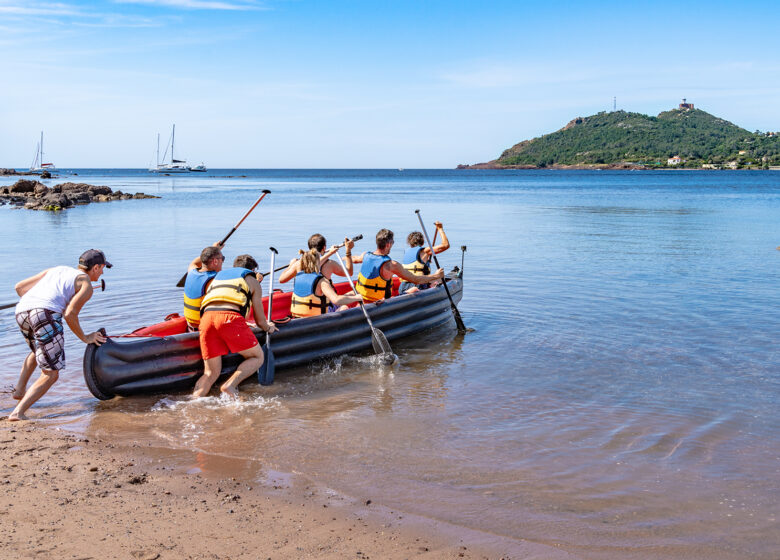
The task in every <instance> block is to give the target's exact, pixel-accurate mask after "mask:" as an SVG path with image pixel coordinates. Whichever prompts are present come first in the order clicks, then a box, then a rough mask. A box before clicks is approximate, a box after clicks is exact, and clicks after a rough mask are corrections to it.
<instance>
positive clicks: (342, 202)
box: [0, 170, 780, 558]
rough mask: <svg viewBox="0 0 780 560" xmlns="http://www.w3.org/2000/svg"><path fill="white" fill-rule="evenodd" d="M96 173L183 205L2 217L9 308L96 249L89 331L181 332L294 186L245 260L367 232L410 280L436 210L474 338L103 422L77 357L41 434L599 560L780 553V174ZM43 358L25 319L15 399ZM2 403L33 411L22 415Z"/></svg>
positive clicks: (46, 403)
mask: <svg viewBox="0 0 780 560" xmlns="http://www.w3.org/2000/svg"><path fill="white" fill-rule="evenodd" d="M78 173H79V175H78V177H69V178H68V180H76V181H84V182H89V183H93V184H107V185H109V186H111V187H112V188H114V189H117V188H119V189H121V190H123V191H127V192H137V191H143V192H147V193H151V194H159V195H160V196H162V197H163V198H162V199H160V200H132V201H123V202H113V203H107V204H91V205H88V206H83V207H78V208H74V209H70V210H68V211H66V212H63V213H59V214H52V213H44V212H29V211H22V210H13V209H10V208H8V207H0V233H2V235H3V239H5V240H6V243H4V246H3V248H2V253H3V256H4V257H6V258H5V259H4V261H5V262H10V263H11V266H10V267H9V272H8V274H7V281H6V283H5V288H2V290H0V292H1V293H2V294H4V296H3V297H4V298H5V299H7V300H8V302H11V301H13V300H14V296H13V283H14V282H16V281H18V280H19V279H22V278H24V277H26V276H28V275H32V274H34V273H36V272H38V271H39V270H40V269H42V268H45V267H47V266H51V265H53V264H67V263H73V262H75V261H76V259H77V258H78V255H79V254H80V253H81V252H82V251H83V250H84V249H86V248H89V247H97V248H101V249H103V250H105V251H106V253H107V255H108V257H109V260H111V262H113V263H114V265H115V266H114V268H113V269H112V270H109V271H108V272H107V273H106V275H105V278H106V283H107V290H106V292H104V293H96V294H95V296H94V297H93V300H92V301H90V302H89V303H88V304H87V306H86V308H85V309H84V311H83V313H82V325H83V326H84V327H85V329H86V330H88V331H89V330H94V329H95V328H97V327H100V326H104V327H106V328H107V330H108V332H109V333H114V334H116V333H120V332H127V331H130V330H132V329H134V328H136V327H138V326H140V325H144V324H149V323H152V322H157V321H159V320H160V319H161V318H162V317H163V316H165V315H166V314H168V313H170V312H174V311H180V309H179V308H180V306H181V299H180V298H181V293H180V291H179V290H178V289H176V288H175V287H174V285H175V283H176V281H177V280H178V278H179V277H180V276H181V274H182V273H183V271H184V269H185V268H186V265H187V263H188V262H189V260H191V258H193V257H194V256H195V255H197V254H198V252H199V251H200V249H201V248H202V246H204V245H206V244H209V243H211V242H213V241H216V240H218V239H220V238H222V237H223V236H224V235H225V234H226V233H227V232H228V231H229V230H230V228H231V227H232V226H233V225H234V224H235V222H236V221H237V220H238V219H239V218H240V217H241V216H242V215H243V213H244V211H245V210H246V208H248V207H249V206H251V204H252V202H253V201H254V199H256V198H257V196H259V191H260V190H261V189H263V188H269V189H271V190H272V191H273V192H272V194H271V195H269V197H268V198H267V199H266V200H265V201H263V202H262V203H261V205H260V206H258V208H257V210H255V213H254V214H253V215H252V216H251V217H250V218H249V219H247V221H246V222H244V224H243V225H242V226H241V228H240V229H239V230H238V232H237V233H236V234H235V235H234V236H233V237H232V238H231V240H230V241H229V243H228V246H227V248H226V250H225V253H226V256H227V257H228V259H229V260H230V259H232V257H234V256H235V255H237V254H239V253H243V252H249V253H252V254H254V255H255V256H256V257H257V258H258V260H259V261H260V262H261V268H267V266H266V264H267V263H268V262H269V252H268V247H269V246H270V245H273V246H274V247H276V248H277V249H278V250H279V253H280V259H282V262H284V260H287V259H290V258H292V257H293V256H294V255H295V252H296V251H297V249H299V248H303V247H304V244H305V241H306V238H307V237H308V235H309V234H310V233H313V232H314V231H319V232H320V233H323V234H324V235H325V236H326V237H327V238H328V241H329V242H331V243H336V242H338V241H339V240H340V238H343V237H344V236H345V235H349V236H353V235H356V234H358V233H362V234H363V235H364V236H365V239H364V241H362V242H361V243H360V244H359V245H358V247H357V248H356V251H357V250H366V249H370V248H371V246H370V242H369V241H370V239H372V238H373V235H374V233H375V232H376V230H377V229H378V228H379V227H383V226H384V227H390V228H391V229H393V230H394V231H395V232H396V237H397V239H398V242H397V244H396V247H395V250H394V253H393V255H394V256H396V258H399V257H400V254H401V252H402V248H403V243H402V241H403V238H404V237H405V234H406V233H407V232H408V231H411V230H413V229H418V227H417V226H418V224H417V222H416V216H415V214H414V210H415V209H416V208H419V209H420V210H421V213H422V215H423V217H424V218H425V219H426V220H427V222H428V224H430V223H431V222H432V221H433V220H435V219H439V220H441V221H442V222H443V223H444V225H445V229H446V231H447V234H448V235H449V236H450V241H451V243H452V246H453V248H452V249H451V250H450V251H448V252H447V253H444V254H443V255H441V259H440V260H441V261H442V265H443V266H444V267H445V268H447V269H449V268H451V267H452V266H453V265H456V264H457V265H460V261H461V255H460V251H459V247H460V246H461V245H463V244H465V245H468V251H467V253H466V256H465V267H464V268H465V279H466V284H465V291H464V298H463V301H462V302H461V304H460V306H459V307H460V310H461V313H462V315H463V319H464V321H465V322H466V324H467V325H468V326H469V327H472V328H474V329H475V332H473V333H470V334H468V335H466V336H465V337H461V336H458V335H457V334H456V332H455V329H454V325H451V326H450V328H443V329H439V330H436V331H433V332H430V333H428V334H426V335H425V336H423V337H418V338H415V339H412V340H406V341H404V342H403V343H394V344H393V349H394V351H395V352H396V354H398V356H399V363H397V364H396V365H394V366H392V367H388V366H382V365H380V364H377V363H376V362H375V360H373V359H372V358H371V357H370V356H346V357H342V358H340V359H338V360H334V361H329V362H325V363H321V364H314V365H312V366H309V367H307V368H302V369H298V370H294V371H289V372H279V373H278V374H277V381H276V383H275V384H274V386H272V387H270V388H262V387H260V386H258V385H255V384H246V385H245V386H243V387H242V391H243V392H244V394H245V396H246V398H245V400H244V401H242V402H241V403H230V402H227V401H224V400H222V399H220V398H218V397H213V398H209V399H205V400H203V401H198V402H191V401H189V400H188V398H187V397H186V395H181V394H178V395H158V396H150V397H139V398H129V399H114V400H112V401H108V402H99V401H97V400H95V399H94V398H92V397H91V395H90V394H89V393H88V391H87V390H86V388H85V386H84V383H83V380H82V378H81V367H80V360H81V356H82V354H83V350H84V347H83V345H82V344H81V343H80V342H78V341H77V340H76V339H75V337H73V336H72V335H70V338H69V342H68V347H67V352H68V363H69V364H70V365H69V368H68V369H67V370H66V372H65V373H64V374H63V376H62V377H61V381H60V382H59V383H58V384H57V386H56V387H55V389H53V390H52V391H51V392H50V394H48V395H46V397H44V399H43V400H42V401H41V402H40V404H39V405H37V406H35V407H34V408H33V409H32V410H31V411H30V413H31V415H33V416H37V417H40V416H43V417H44V421H45V422H46V423H48V424H51V425H63V426H66V427H68V428H69V429H73V430H77V431H80V432H84V433H87V434H91V435H93V436H99V437H103V438H106V439H114V440H117V441H136V440H141V441H151V442H153V443H154V444H155V445H158V446H163V447H170V448H172V449H194V450H198V451H200V452H201V453H200V454H199V455H198V457H200V458H201V459H202V460H201V462H200V463H199V464H197V465H191V468H197V469H201V470H214V469H219V468H220V467H219V465H220V464H221V463H220V461H219V458H221V457H230V458H238V459H250V460H252V463H250V464H252V465H254V467H253V468H251V469H250V471H251V472H247V473H246V476H249V477H256V478H258V479H259V478H262V477H263V476H265V475H266V474H267V473H268V472H288V473H289V472H297V473H303V474H304V475H306V476H309V477H311V478H313V479H315V480H318V481H320V482H322V483H323V484H326V485H328V486H329V487H332V488H335V489H338V490H340V491H342V492H345V493H349V494H352V495H355V496H358V497H361V496H362V497H365V498H366V499H372V500H373V501H374V502H379V503H384V504H386V505H388V506H390V507H392V508H398V509H401V510H405V511H410V512H414V513H419V514H422V515H426V516H430V517H434V518H437V519H442V520H446V521H449V522H451V523H454V524H456V525H462V526H467V527H471V528H476V529H481V530H485V531H487V532H491V533H495V534H498V535H502V536H508V537H514V538H523V539H529V540H533V541H537V542H542V543H551V544H553V543H554V544H556V545H558V546H560V547H561V548H563V549H564V550H568V551H570V552H573V553H574V554H577V555H582V556H583V557H586V558H626V557H637V558H705V557H707V558H744V557H747V556H751V557H756V558H775V557H777V554H778V551H780V537H778V535H779V534H780V531H778V525H777V504H778V502H779V501H780V500H779V499H778V498H780V491H779V490H778V488H779V487H780V484H778V483H779V482H780V477H779V476H778V465H779V463H778V441H779V440H780V437H779V436H778V433H780V430H779V429H778V428H780V426H779V425H778V424H780V422H778V414H777V411H778V394H779V393H780V386H779V384H778V377H779V375H778V374H780V353H779V352H778V350H777V349H776V348H777V344H776V340H775V337H776V334H777V333H778V332H779V331H780V317H778V309H780V295H779V294H778V285H780V283H779V282H778V280H780V272H778V271H780V251H778V250H777V249H776V247H777V246H778V245H780V173H775V172H734V173H728V172H680V171H677V172H672V171H670V172H561V171H554V172H553V171H540V172H530V171H521V172H491V171H414V170H409V171H403V172H399V171H370V170H367V171H363V170H361V171H338V170H320V171H316V170H315V171H247V170H227V171H224V170H223V171H215V172H210V173H208V174H206V175H197V176H188V177H152V176H149V175H147V174H145V173H140V172H136V171H128V170H114V171H111V172H106V171H101V170H79V171H78ZM13 180H14V178H2V183H0V184H10V183H12V182H13ZM48 182H49V183H50V184H53V183H56V182H59V181H57V180H54V181H48ZM429 231H430V226H429ZM279 262H280V261H277V263H279ZM266 286H267V284H266ZM5 299H4V300H2V301H0V303H6V301H5ZM24 355H25V347H24V343H23V341H22V338H21V336H20V335H19V334H18V333H17V332H16V327H15V324H14V321H13V314H12V312H11V311H10V310H9V311H4V312H0V371H2V384H3V386H7V385H10V384H12V383H13V382H14V381H15V378H16V375H17V371H18V368H19V365H20V363H21V360H22V358H23V357H24ZM0 407H2V408H1V411H2V413H3V414H6V413H7V412H8V411H10V409H11V407H12V403H11V400H10V397H9V396H8V395H7V394H3V395H0Z"/></svg>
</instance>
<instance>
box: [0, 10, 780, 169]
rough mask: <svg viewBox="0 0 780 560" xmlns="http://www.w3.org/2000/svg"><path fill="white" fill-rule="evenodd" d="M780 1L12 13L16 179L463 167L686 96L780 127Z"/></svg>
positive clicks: (8, 61) (6, 48)
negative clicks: (107, 171) (201, 168)
mask: <svg viewBox="0 0 780 560" xmlns="http://www.w3.org/2000/svg"><path fill="white" fill-rule="evenodd" d="M778 21H780V2H777V1H776V0H771V1H762V0H761V1H753V2H747V3H734V2H721V1H707V2H703V1H698V0H692V1H688V2H626V1H623V2H612V1H599V2H595V1H592V2H589V1H580V2H561V1H556V0H549V1H547V2H544V3H543V2H523V1H520V0H516V1H506V2H505V1H491V2H465V1H457V0H450V1H440V0H418V1H405V0H397V1H392V2H391V1H369V0H352V1H341V0H333V1H309V0H108V1H92V2H83V1H79V0H60V1H45V2H44V1H38V0H0V167H17V168H27V167H29V166H30V164H31V163H32V160H33V157H34V153H35V149H36V145H37V142H38V139H39V137H40V133H41V131H44V150H45V158H44V159H45V160H46V161H51V162H53V163H55V165H57V167H59V168H79V167H130V168H144V167H147V166H149V165H150V164H153V163H154V160H155V157H156V156H155V151H156V142H157V134H158V133H159V134H160V136H161V143H162V144H163V147H164V145H165V143H166V142H167V140H168V138H169V136H170V131H171V128H172V125H173V124H174V123H175V124H176V156H177V158H184V159H187V160H188V161H189V162H190V163H193V164H197V163H200V162H204V163H205V164H206V165H207V166H208V167H210V168H398V167H402V168H408V169H411V168H452V167H455V166H456V165H457V164H459V163H476V162H483V161H489V160H491V159H495V158H496V157H498V156H499V155H500V154H501V152H502V151H503V150H504V149H506V148H508V147H510V146H512V145H513V144H515V143H517V142H519V141H521V140H525V139H528V138H533V137H536V136H540V135H542V134H546V133H549V132H553V131H555V130H557V129H559V128H561V127H562V126H564V125H565V124H566V123H567V122H568V121H570V120H571V119H573V118H575V117H577V116H587V115H591V114H594V113H597V112H599V111H605V110H611V109H612V106H613V98H616V105H617V108H618V109H623V110H627V111H634V112H639V113H645V114H651V115H655V114H658V113H659V112H661V111H664V110H668V109H670V108H673V107H676V106H677V104H678V103H680V101H681V99H682V98H683V97H685V98H687V99H688V101H689V102H692V103H694V104H695V105H696V107H697V108H700V109H703V110H705V111H707V112H709V113H712V114H714V115H716V116H718V117H722V118H725V119H727V120H729V121H732V122H734V123H735V124H737V125H739V126H742V127H744V128H747V129H748V130H751V131H752V130H762V131H767V130H773V131H780V42H779V41H778V40H777V36H778V31H777V29H778V27H777V24H778Z"/></svg>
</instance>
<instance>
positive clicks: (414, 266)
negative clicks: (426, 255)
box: [403, 247, 431, 276]
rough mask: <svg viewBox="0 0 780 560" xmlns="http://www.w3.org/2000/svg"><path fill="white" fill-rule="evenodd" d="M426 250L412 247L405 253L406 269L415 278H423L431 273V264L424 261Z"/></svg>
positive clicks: (404, 263)
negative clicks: (423, 254)
mask: <svg viewBox="0 0 780 560" xmlns="http://www.w3.org/2000/svg"><path fill="white" fill-rule="evenodd" d="M424 250H425V247H411V248H409V249H407V250H406V251H404V260H403V265H404V268H405V269H406V270H408V271H409V272H411V273H412V274H414V275H415V276H422V275H427V274H430V273H431V268H430V266H429V263H424V262H423V261H422V252H423V251H424Z"/></svg>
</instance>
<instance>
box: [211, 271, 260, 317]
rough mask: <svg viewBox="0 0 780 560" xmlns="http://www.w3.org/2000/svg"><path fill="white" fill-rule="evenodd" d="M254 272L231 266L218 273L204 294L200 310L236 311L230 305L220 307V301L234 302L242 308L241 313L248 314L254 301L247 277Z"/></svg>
mask: <svg viewBox="0 0 780 560" xmlns="http://www.w3.org/2000/svg"><path fill="white" fill-rule="evenodd" d="M250 274H253V272H252V271H251V270H249V269H246V268H229V269H227V270H221V271H219V272H218V273H217V275H216V276H215V277H214V280H212V282H211V284H210V285H209V287H208V289H207V290H206V295H205V296H203V301H202V302H201V304H200V312H201V313H205V312H206V311H235V309H230V308H228V307H220V306H219V305H218V304H220V303H233V304H235V305H238V306H239V307H240V308H241V309H240V310H239V311H238V312H239V313H240V314H241V315H246V312H247V311H249V305H250V304H251V303H252V294H251V293H250V291H249V285H248V284H247V283H246V280H245V278H246V277H247V276H248V275H250Z"/></svg>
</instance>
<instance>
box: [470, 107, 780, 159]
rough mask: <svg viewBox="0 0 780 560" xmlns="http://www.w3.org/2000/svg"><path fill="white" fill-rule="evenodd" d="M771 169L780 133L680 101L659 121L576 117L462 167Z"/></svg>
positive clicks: (636, 116) (612, 115) (635, 116)
mask: <svg viewBox="0 0 780 560" xmlns="http://www.w3.org/2000/svg"><path fill="white" fill-rule="evenodd" d="M545 168H552V169H675V168H676V169H680V168H684V169H773V170H780V132H760V131H758V130H757V131H755V132H750V131H748V130H745V129H744V128H740V127H739V126H737V125H735V124H733V123H730V122H728V121H726V120H724V119H721V118H718V117H715V116H713V115H710V114H709V113H707V112H705V111H702V110H700V109H696V108H695V107H694V106H693V103H688V102H687V101H686V100H685V99H683V101H682V103H680V105H679V106H678V107H677V108H675V109H672V110H670V111H665V112H663V113H660V114H659V115H658V116H657V117H651V116H649V115H643V114H641V113H629V112H626V111H612V112H606V111H602V112H600V113H598V114H596V115H592V116H590V117H577V118H576V119H573V120H571V121H570V122H569V123H568V124H567V125H566V126H564V127H563V128H561V129H560V130H558V131H556V132H553V133H551V134H545V135H543V136H540V137H539V138H533V139H531V140H523V141H522V142H520V143H518V144H515V145H514V146H512V147H511V148H509V149H507V150H504V152H503V153H502V154H501V156H500V157H499V158H498V159H494V160H492V161H489V162H486V163H477V164H473V165H459V166H458V169H545Z"/></svg>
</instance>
